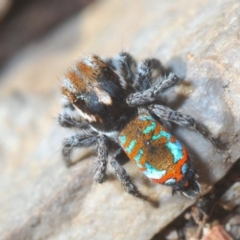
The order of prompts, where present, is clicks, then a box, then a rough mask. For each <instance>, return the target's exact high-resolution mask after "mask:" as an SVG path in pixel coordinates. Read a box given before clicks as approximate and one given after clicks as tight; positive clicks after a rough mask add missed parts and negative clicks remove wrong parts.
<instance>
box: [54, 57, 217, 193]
mask: <svg viewBox="0 0 240 240" xmlns="http://www.w3.org/2000/svg"><path fill="white" fill-rule="evenodd" d="M162 69H163V68H162V66H161V64H160V62H159V61H158V60H157V59H146V60H143V61H142V62H140V63H139V64H138V65H137V64H136V62H135V60H134V59H133V58H132V56H131V55H129V54H128V53H125V52H123V53H120V54H119V55H117V56H116V57H115V58H113V59H101V58H100V57H98V56H90V57H87V58H84V59H82V60H81V61H79V62H78V63H77V64H76V66H75V67H74V68H73V69H72V70H70V71H69V72H68V73H67V74H66V77H65V79H64V81H63V84H62V88H61V90H62V94H63V97H64V102H63V109H62V113H61V114H60V116H59V122H60V124H61V125H62V126H63V127H70V128H76V129H78V130H79V132H78V133H77V134H76V135H74V136H72V137H70V138H66V139H65V140H64V143H63V150H62V152H63V157H64V161H65V162H66V164H67V166H71V165H72V164H73V163H72V161H71V158H70V157H71V152H72V150H73V149H74V148H82V147H90V146H93V145H97V149H98V150H97V151H98V161H97V165H96V171H95V175H94V179H95V180H96V181H97V182H99V183H101V182H103V181H104V179H105V175H106V167H107V162H108V157H109V153H111V159H110V162H111V165H112V167H113V168H114V170H115V173H116V176H117V177H118V179H119V180H120V181H121V183H122V185H123V186H124V188H125V189H126V191H127V192H129V193H130V194H132V195H134V196H136V197H140V198H144V196H143V195H142V194H141V193H140V192H139V190H138V188H137V187H136V186H135V185H134V183H133V181H132V180H131V178H130V177H129V175H128V174H127V172H126V171H125V169H124V168H123V167H122V166H121V164H120V163H119V156H120V153H121V152H123V151H124V152H125V154H126V155H127V156H128V158H129V159H131V160H132V161H133V162H135V163H136V165H137V166H138V167H139V168H140V170H141V171H142V172H143V173H144V174H145V175H146V176H147V177H148V178H150V179H151V180H152V181H154V182H157V183H160V184H164V185H167V186H171V187H172V188H173V191H174V192H176V191H179V192H182V193H183V194H185V195H186V196H188V197H195V196H196V195H198V194H199V192H200V187H199V184H198V182H197V181H196V179H195V171H194V170H193V168H192V166H191V160H190V157H189V155H188V153H187V150H186V148H185V147H184V146H182V144H181V143H180V142H179V141H178V140H177V139H176V138H175V137H173V136H172V134H171V133H170V132H169V131H168V130H167V129H166V127H165V126H169V125H170V124H171V123H175V124H177V125H179V126H183V127H189V128H191V129H193V130H195V131H197V132H199V133H201V134H202V135H203V136H204V137H205V138H207V139H208V140H210V141H211V142H212V143H213V144H214V145H217V144H218V141H217V140H216V139H215V138H213V137H212V136H211V135H210V133H209V132H208V131H207V129H206V128H205V127H204V126H203V125H202V124H200V123H197V122H196V121H195V120H194V119H193V118H192V117H191V116H189V115H184V114H181V113H179V112H177V111H173V110H172V109H170V108H169V107H167V106H164V105H162V104H160V102H159V95H160V94H161V92H164V91H165V90H166V89H168V88H170V87H172V86H174V85H175V84H178V83H180V82H181V81H180V79H179V78H178V77H177V76H176V75H175V74H173V73H169V74H167V75H166V74H163V70H162ZM153 72H157V73H158V77H157V78H156V80H155V81H154V80H153Z"/></svg>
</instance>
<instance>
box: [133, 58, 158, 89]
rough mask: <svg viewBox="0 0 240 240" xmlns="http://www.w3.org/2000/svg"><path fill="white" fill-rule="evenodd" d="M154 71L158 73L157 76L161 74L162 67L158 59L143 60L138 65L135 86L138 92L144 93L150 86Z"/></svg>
mask: <svg viewBox="0 0 240 240" xmlns="http://www.w3.org/2000/svg"><path fill="white" fill-rule="evenodd" d="M154 70H157V71H158V75H159V74H162V73H163V67H162V65H161V63H160V61H159V60H158V59H155V58H151V59H145V60H143V61H141V62H140V63H139V64H138V66H137V69H136V76H137V77H136V82H135V85H136V88H137V89H138V90H139V91H144V90H146V89H148V88H150V87H151V86H152V74H153V71H154Z"/></svg>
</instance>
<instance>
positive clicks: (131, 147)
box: [125, 139, 137, 153]
mask: <svg viewBox="0 0 240 240" xmlns="http://www.w3.org/2000/svg"><path fill="white" fill-rule="evenodd" d="M136 143H137V140H135V139H134V140H132V141H131V142H130V144H129V145H128V147H126V148H125V151H126V152H127V153H131V152H132V150H133V149H134V147H135V145H136Z"/></svg>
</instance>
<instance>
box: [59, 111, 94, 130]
mask: <svg viewBox="0 0 240 240" xmlns="http://www.w3.org/2000/svg"><path fill="white" fill-rule="evenodd" d="M58 122H59V124H60V125H61V126H62V127H66V128H78V129H84V130H86V129H89V128H90V126H89V124H88V123H86V122H82V121H81V119H76V118H74V117H73V116H71V115H70V114H66V113H64V114H60V115H59V117H58Z"/></svg>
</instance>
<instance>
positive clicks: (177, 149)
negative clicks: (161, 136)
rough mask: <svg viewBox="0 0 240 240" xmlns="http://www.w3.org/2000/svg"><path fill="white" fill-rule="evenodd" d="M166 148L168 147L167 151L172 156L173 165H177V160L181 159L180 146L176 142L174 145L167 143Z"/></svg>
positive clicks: (181, 151)
mask: <svg viewBox="0 0 240 240" xmlns="http://www.w3.org/2000/svg"><path fill="white" fill-rule="evenodd" d="M166 146H167V147H168V149H169V150H170V152H171V153H172V155H173V162H174V163H177V162H178V161H179V160H181V159H182V158H183V149H182V145H181V143H180V142H178V141H176V142H174V143H172V142H168V143H167V144H166Z"/></svg>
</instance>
